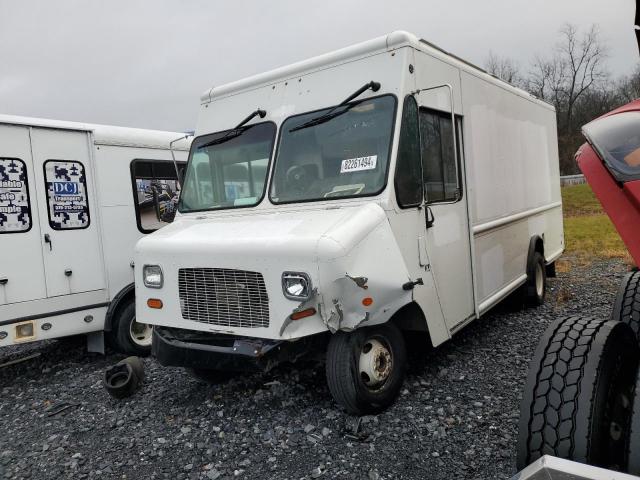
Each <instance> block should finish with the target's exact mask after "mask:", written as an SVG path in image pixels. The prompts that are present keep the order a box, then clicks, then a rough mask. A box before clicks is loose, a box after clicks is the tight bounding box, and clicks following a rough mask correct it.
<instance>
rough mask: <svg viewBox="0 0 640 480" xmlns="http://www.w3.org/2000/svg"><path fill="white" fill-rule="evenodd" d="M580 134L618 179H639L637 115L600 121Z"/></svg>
mask: <svg viewBox="0 0 640 480" xmlns="http://www.w3.org/2000/svg"><path fill="white" fill-rule="evenodd" d="M582 131H583V133H584V135H585V137H587V139H588V140H589V143H591V145H593V147H594V148H595V150H596V151H597V152H598V155H600V158H602V160H603V161H604V163H605V165H606V166H607V167H608V168H609V171H610V172H611V174H612V175H613V176H614V177H615V178H616V179H617V180H619V181H621V182H625V181H629V180H640V112H635V111H631V112H623V113H617V114H615V115H610V116H608V117H604V118H600V119H598V120H594V121H593V122H591V123H588V124H587V125H585V126H584V128H583V129H582Z"/></svg>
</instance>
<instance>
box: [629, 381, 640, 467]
mask: <svg viewBox="0 0 640 480" xmlns="http://www.w3.org/2000/svg"><path fill="white" fill-rule="evenodd" d="M637 377H638V378H637V380H636V391H635V393H634V400H633V413H632V414H631V433H630V435H629V467H628V469H627V471H628V472H629V473H630V474H632V475H637V476H640V369H638V375H637Z"/></svg>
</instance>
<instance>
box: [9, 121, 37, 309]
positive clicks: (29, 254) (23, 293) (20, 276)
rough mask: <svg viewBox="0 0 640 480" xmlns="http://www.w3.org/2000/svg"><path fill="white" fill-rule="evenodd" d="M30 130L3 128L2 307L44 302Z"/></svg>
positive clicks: (10, 126) (26, 128)
mask: <svg viewBox="0 0 640 480" xmlns="http://www.w3.org/2000/svg"><path fill="white" fill-rule="evenodd" d="M35 191H36V180H35V176H34V169H33V162H32V158H31V145H30V143H29V128H28V127H22V126H17V125H0V305H3V304H9V303H15V302H25V301H28V300H36V299H39V298H45V297H46V296H47V290H46V285H45V280H44V264H43V259H42V250H41V248H40V238H41V235H40V223H39V211H38V201H37V198H36V192H35Z"/></svg>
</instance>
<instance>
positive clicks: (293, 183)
mask: <svg viewBox="0 0 640 480" xmlns="http://www.w3.org/2000/svg"><path fill="white" fill-rule="evenodd" d="M308 177H309V174H308V173H307V169H306V168H304V167H303V166H302V165H293V166H292V167H289V169H288V170H287V174H286V179H287V185H288V186H290V187H291V188H292V189H294V190H296V191H302V190H304V189H305V187H307V185H308Z"/></svg>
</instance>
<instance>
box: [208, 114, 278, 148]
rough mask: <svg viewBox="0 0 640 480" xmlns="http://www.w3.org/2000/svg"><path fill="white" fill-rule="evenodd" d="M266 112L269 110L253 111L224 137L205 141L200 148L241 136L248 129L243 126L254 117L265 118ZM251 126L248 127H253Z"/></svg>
mask: <svg viewBox="0 0 640 480" xmlns="http://www.w3.org/2000/svg"><path fill="white" fill-rule="evenodd" d="M266 114H267V112H266V111H265V110H261V109H257V110H256V111H255V112H252V113H251V114H250V115H248V116H247V118H245V119H244V120H242V121H241V122H240V123H239V124H238V125H236V126H235V127H233V128H232V129H231V130H229V131H228V132H227V133H225V134H224V135H223V136H222V137H220V138H216V139H215V140H211V141H210V142H207V143H204V144H202V145H200V146H199V147H198V149H201V148H206V147H210V146H211V145H220V144H221V143H225V142H228V141H229V140H232V139H234V138H236V137H239V136H240V135H242V134H243V133H244V132H245V131H246V130H247V129H246V128H242V127H243V126H245V125H246V124H247V123H249V122H250V121H251V120H252V119H253V118H254V117H260V118H264V117H265V115H266ZM251 126H253V125H251ZM251 126H250V127H247V128H251Z"/></svg>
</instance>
